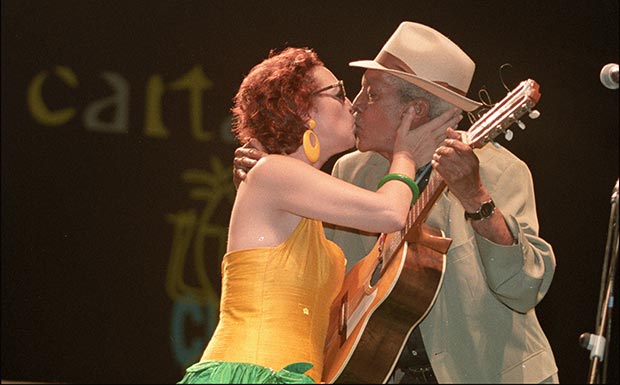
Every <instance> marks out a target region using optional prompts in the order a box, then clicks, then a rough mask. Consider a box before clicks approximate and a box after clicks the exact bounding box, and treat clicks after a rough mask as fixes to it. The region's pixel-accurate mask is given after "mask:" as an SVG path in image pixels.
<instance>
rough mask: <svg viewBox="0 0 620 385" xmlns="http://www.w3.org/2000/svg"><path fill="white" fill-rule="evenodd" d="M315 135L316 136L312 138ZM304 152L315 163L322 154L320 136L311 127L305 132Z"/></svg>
mask: <svg viewBox="0 0 620 385" xmlns="http://www.w3.org/2000/svg"><path fill="white" fill-rule="evenodd" d="M311 136H313V137H314V138H311ZM312 140H314V144H312ZM303 145H304V153H305V154H306V158H308V160H309V161H310V162H312V163H315V162H316V161H317V160H319V155H321V144H320V143H319V137H318V136H317V135H316V133H315V132H314V131H312V130H310V129H308V130H306V132H304V139H303Z"/></svg>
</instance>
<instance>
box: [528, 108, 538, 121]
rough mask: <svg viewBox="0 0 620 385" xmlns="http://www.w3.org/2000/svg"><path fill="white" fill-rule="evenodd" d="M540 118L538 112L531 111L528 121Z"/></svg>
mask: <svg viewBox="0 0 620 385" xmlns="http://www.w3.org/2000/svg"><path fill="white" fill-rule="evenodd" d="M539 116H540V112H539V111H538V110H532V111H530V113H529V117H530V119H537V118H538V117H539Z"/></svg>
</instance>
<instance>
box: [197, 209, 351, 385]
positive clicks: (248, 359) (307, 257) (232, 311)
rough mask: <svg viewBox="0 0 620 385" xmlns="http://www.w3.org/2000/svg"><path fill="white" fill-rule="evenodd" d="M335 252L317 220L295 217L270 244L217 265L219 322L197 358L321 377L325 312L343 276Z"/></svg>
mask: <svg viewBox="0 0 620 385" xmlns="http://www.w3.org/2000/svg"><path fill="white" fill-rule="evenodd" d="M345 264H346V259H345V257H344V254H343V252H342V250H341V249H340V248H339V247H338V246H337V245H336V244H335V243H333V242H331V241H329V240H327V239H326V238H325V235H324V232H323V224H322V223H321V222H320V221H317V220H312V219H307V218H302V220H301V221H300V223H299V224H298V225H297V227H296V229H295V230H294V231H293V233H292V234H291V236H290V237H289V238H288V239H287V240H286V241H284V242H283V243H281V244H280V245H278V246H276V247H261V248H252V249H244V250H236V251H233V252H230V253H227V254H226V255H225V256H224V259H223V260H222V297H221V302H220V320H219V323H218V325H217V328H216V330H215V332H214V334H213V337H212V338H211V341H210V342H209V344H208V345H207V347H206V349H205V351H204V354H203V356H202V358H201V361H206V360H215V361H225V362H237V363H252V364H256V365H261V366H264V367H267V368H270V369H273V370H275V371H278V370H281V369H283V368H285V367H286V366H287V365H289V364H292V363H297V362H307V363H311V364H312V365H313V367H312V368H311V369H310V370H308V372H306V374H307V375H309V376H310V377H311V378H312V379H313V380H314V381H315V382H319V381H320V380H321V374H322V371H323V347H324V343H325V338H326V333H327V327H328V320H329V310H330V306H331V303H332V301H333V299H334V298H335V297H336V295H337V294H338V292H339V290H340V288H341V286H342V283H343V280H344V273H345Z"/></svg>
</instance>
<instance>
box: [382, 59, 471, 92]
mask: <svg viewBox="0 0 620 385" xmlns="http://www.w3.org/2000/svg"><path fill="white" fill-rule="evenodd" d="M375 61H376V62H377V63H379V64H381V65H382V66H384V67H386V68H389V69H391V70H396V71H402V72H406V73H409V74H411V75H416V76H418V75H417V74H416V73H415V71H414V70H412V69H411V68H410V67H409V66H408V65H407V63H405V62H404V61H402V60H400V59H399V58H397V57H396V56H394V55H392V54H391V53H389V52H387V51H384V50H381V52H379V54H378V55H377V57H376V58H375ZM433 83H435V84H438V85H440V86H442V87H445V88H447V89H449V90H451V91H453V92H456V93H457V94H459V95H461V96H466V95H467V93H466V92H464V91H462V90H460V89H458V88H456V87H453V86H451V85H450V84H448V83H446V82H442V81H437V80H433Z"/></svg>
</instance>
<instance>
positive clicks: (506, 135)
mask: <svg viewBox="0 0 620 385" xmlns="http://www.w3.org/2000/svg"><path fill="white" fill-rule="evenodd" d="M513 136H514V133H513V132H512V131H511V130H506V132H504V138H506V140H507V141H509V142H510V141H511V140H512V137H513Z"/></svg>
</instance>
